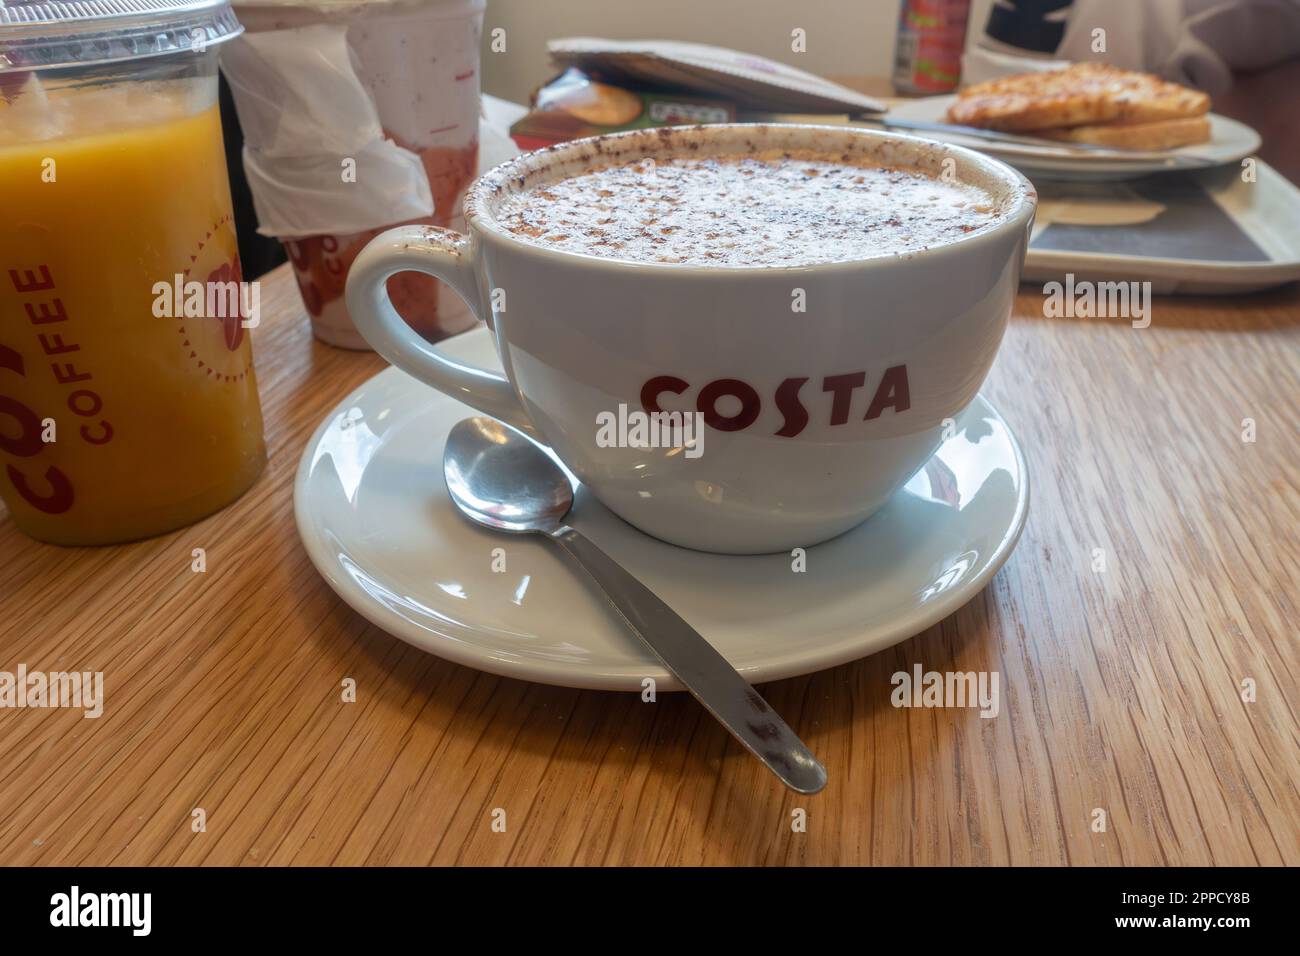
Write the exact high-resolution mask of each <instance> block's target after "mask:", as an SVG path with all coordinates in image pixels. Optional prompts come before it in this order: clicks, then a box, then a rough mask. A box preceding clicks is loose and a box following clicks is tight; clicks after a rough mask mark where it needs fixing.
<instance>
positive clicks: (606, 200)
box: [496, 150, 998, 266]
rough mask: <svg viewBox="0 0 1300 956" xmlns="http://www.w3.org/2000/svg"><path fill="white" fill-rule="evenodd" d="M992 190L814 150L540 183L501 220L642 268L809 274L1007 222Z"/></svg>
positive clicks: (672, 163)
mask: <svg viewBox="0 0 1300 956" xmlns="http://www.w3.org/2000/svg"><path fill="white" fill-rule="evenodd" d="M994 205H995V204H994V203H993V202H992V201H991V198H990V196H989V194H988V193H987V192H985V191H984V190H983V189H981V188H979V187H977V186H974V185H971V184H967V183H962V182H946V181H943V180H940V179H937V178H935V177H933V176H930V175H928V174H927V173H925V172H923V171H920V170H916V169H903V168H894V167H888V166H872V165H866V164H856V163H847V162H845V161H844V155H843V154H841V153H840V152H839V151H837V152H836V153H834V154H826V153H818V152H814V151H804V150H794V151H791V150H770V151H755V152H751V153H749V154H741V155H735V156H720V157H697V156H690V157H676V158H663V159H655V160H654V161H653V162H649V161H647V160H646V159H645V158H638V159H635V160H632V161H630V162H623V163H614V164H610V165H605V166H599V167H596V168H593V169H590V170H587V171H585V172H582V173H579V174H576V175H573V176H570V177H568V178H562V179H557V180H552V181H549V182H543V183H539V184H537V185H535V186H532V187H531V188H527V189H524V190H523V191H522V192H519V193H516V194H514V195H511V196H509V197H507V198H506V199H505V201H504V202H503V203H502V204H501V206H500V207H499V208H498V210H497V212H496V219H497V221H498V222H499V223H500V224H501V225H502V226H503V227H504V228H506V229H507V230H509V231H510V232H512V233H514V234H515V235H518V236H520V237H521V238H525V239H527V240H529V241H530V242H534V243H537V244H539V245H544V246H547V247H549V248H554V249H563V250H566V251H570V252H584V253H588V254H590V255H596V256H603V257H606V258H617V259H622V260H630V261H636V262H678V263H685V264H690V265H702V264H708V265H715V266H716V265H723V266H797V265H813V264H817V263H827V262H846V261H852V260H856V259H867V258H875V257H878V256H888V255H906V254H909V253H913V252H916V251H919V250H921V249H923V248H925V247H927V246H933V245H939V244H943V243H945V242H949V241H952V240H954V239H959V238H962V237H964V236H967V235H969V234H971V233H972V232H978V231H980V230H981V229H983V228H984V227H986V226H989V225H992V224H993V223H994V222H995V221H996V219H997V218H998V217H997V214H996V213H995V211H994Z"/></svg>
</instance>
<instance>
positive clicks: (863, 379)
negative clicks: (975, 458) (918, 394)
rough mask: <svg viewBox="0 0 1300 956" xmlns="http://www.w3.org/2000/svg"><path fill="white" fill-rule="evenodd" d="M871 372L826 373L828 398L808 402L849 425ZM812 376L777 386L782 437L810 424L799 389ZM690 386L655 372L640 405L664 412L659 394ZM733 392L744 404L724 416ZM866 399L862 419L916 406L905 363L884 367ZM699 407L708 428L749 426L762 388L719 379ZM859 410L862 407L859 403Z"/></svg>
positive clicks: (830, 420)
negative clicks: (722, 403) (724, 402)
mask: <svg viewBox="0 0 1300 956" xmlns="http://www.w3.org/2000/svg"><path fill="white" fill-rule="evenodd" d="M867 380H868V375H867V373H866V372H865V371H863V372H847V373H844V374H842V375H827V376H826V377H824V378H823V379H822V380H821V391H822V392H824V393H827V394H828V395H829V396H830V398H829V399H824V400H823V401H822V402H820V403H817V402H813V401H812V399H811V397H810V398H809V401H810V402H811V403H812V404H814V405H816V406H819V407H820V406H827V405H828V406H829V407H828V408H827V409H826V416H827V421H826V424H827V425H845V424H847V423H848V422H849V420H850V419H851V418H852V417H853V415H854V414H855V408H854V405H855V402H858V395H859V394H864V395H865V394H867V393H866V392H862V393H859V391H858V390H859V389H862V388H864V387H865V386H866V384H867ZM808 381H809V379H808V377H807V376H805V377H803V378H787V379H785V380H783V381H782V382H781V384H780V385H778V386H777V387H776V391H775V392H774V393H773V396H772V400H773V401H774V402H775V403H776V407H777V410H778V411H780V412H781V414H782V416H783V417H784V419H785V420H784V422H783V423H782V425H781V427H780V428H779V429H778V430H777V431H776V432H774V434H775V435H777V436H779V437H781V438H794V437H795V436H796V435H798V434H799V433H800V432H802V431H803V430H804V428H805V427H807V425H808V422H809V421H810V420H811V417H812V416H811V415H810V413H809V411H808V407H807V406H806V405H805V404H804V402H803V400H802V398H801V397H800V393H801V392H802V391H803V388H804V386H805V385H807V384H808ZM689 388H691V383H689V382H687V381H686V380H685V379H681V378H678V377H677V376H676V375H656V376H654V377H653V378H650V379H648V380H647V381H646V383H645V384H644V385H642V386H641V407H642V408H644V409H645V410H646V411H647V412H649V413H652V414H653V413H659V412H663V411H664V409H662V408H660V406H659V398H660V396H661V395H663V394H664V393H665V392H668V393H671V394H673V395H681V394H682V393H683V392H685V391H687V390H688V389H689ZM727 396H731V397H733V398H735V399H737V400H738V401H739V402H740V410H739V411H737V412H736V413H735V414H734V415H723V414H721V413H720V412H719V411H718V402H719V401H720V400H721V399H723V398H724V397H727ZM871 396H872V397H871V400H870V402H868V403H867V406H866V414H864V415H862V416H861V418H860V419H859V420H860V421H871V420H872V419H876V418H879V417H880V416H881V415H883V414H884V413H885V411H886V410H887V409H892V410H893V411H894V414H898V413H900V412H905V411H907V410H908V409H909V408H911V407H912V400H911V393H910V391H909V388H908V383H907V366H906V365H891V366H890V367H889V368H887V369H885V371H884V373H883V374H881V376H880V378H879V379H878V380H877V381H876V382H875V389H874V391H873V392H872V393H871ZM695 408H696V410H697V411H699V412H700V413H701V414H703V415H704V423H705V424H706V425H708V426H709V427H710V428H716V429H717V430H718V431H722V432H737V431H740V430H741V429H743V428H748V427H749V426H750V425H752V424H754V422H755V421H756V420H757V419H758V416H759V413H760V412H761V411H762V410H763V402H762V399H760V398H759V394H758V389H756V388H754V386H752V385H750V384H749V383H748V382H744V381H741V380H740V379H738V378H718V379H714V380H713V381H711V382H709V383H707V384H706V385H704V386H703V387H702V388H701V389H700V390H699V393H698V394H697V395H696V397H695ZM858 408H859V409H860V408H861V405H860V402H858Z"/></svg>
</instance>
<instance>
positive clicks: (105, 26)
mask: <svg viewBox="0 0 1300 956" xmlns="http://www.w3.org/2000/svg"><path fill="white" fill-rule="evenodd" d="M242 31H243V27H241V26H240V25H239V21H238V20H237V19H235V14H234V11H233V10H231V8H230V2H229V0H72V2H64V0H4V2H0V73H4V72H7V71H11V70H48V69H54V68H57V67H66V66H94V65H96V64H101V63H119V62H122V61H126V60H138V59H143V58H145V57H152V56H164V55H166V54H169V53H186V52H190V51H194V52H201V51H203V50H205V49H206V48H207V47H209V46H212V45H214V44H217V43H221V42H223V41H225V40H229V39H230V38H231V37H235V36H238V35H239V34H240V33H241V32H242Z"/></svg>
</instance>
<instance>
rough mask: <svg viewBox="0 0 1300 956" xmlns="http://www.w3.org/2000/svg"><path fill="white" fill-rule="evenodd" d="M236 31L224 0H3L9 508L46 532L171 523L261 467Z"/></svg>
mask: <svg viewBox="0 0 1300 956" xmlns="http://www.w3.org/2000/svg"><path fill="white" fill-rule="evenodd" d="M240 29H241V28H240V26H239V23H238V21H237V20H236V18H235V16H234V14H233V13H232V11H231V10H230V7H229V5H228V4H227V2H226V0H167V2H164V3H159V2H158V0H84V2H80V3H77V4H46V3H41V2H36V3H33V2H29V0H7V2H6V3H5V4H3V5H0V188H2V190H3V203H0V217H3V225H2V226H0V498H2V499H3V501H4V504H5V506H6V507H7V509H8V512H9V514H10V516H11V517H12V518H13V520H14V522H15V523H16V524H17V525H18V527H19V528H20V529H21V530H23V531H25V532H26V533H27V534H29V535H31V536H32V537H34V538H38V539H40V540H42V541H49V542H53V543H57V544H67V545H81V544H104V543H109V542H117V541H126V540H131V539H134V538H141V537H146V536H149V535H154V534H159V533H161V532H164V531H169V530H172V529H174V528H178V527H181V526H183V525H187V524H190V523H192V522H194V521H196V520H198V519H199V518H201V517H203V516H204V515H207V514H209V513H211V512H213V511H215V510H217V509H218V508H221V507H222V506H224V505H226V504H228V503H230V502H231V501H233V500H234V499H235V498H237V497H238V496H239V495H240V494H242V493H243V492H244V491H245V490H247V488H248V487H249V486H250V485H251V484H252V483H253V481H254V480H255V479H256V478H257V476H258V474H259V473H260V472H261V470H262V467H263V465H264V463H265V460H266V452H265V446H264V445H263V441H262V414H261V409H260V407H259V405H258V397H257V384H256V381H255V378H254V374H253V361H252V351H251V348H250V345H249V329H250V328H251V327H252V326H254V325H255V324H256V321H257V318H258V313H259V306H260V301H259V298H260V297H259V295H258V290H257V287H256V285H255V284H250V283H245V282H243V280H242V276H241V270H240V264H239V255H238V251H237V247H236V243H235V229H234V224H233V220H232V217H231V205H230V191H229V185H228V181H227V178H226V164H225V154H224V150H223V147H222V138H221V121H220V118H219V116H218V112H217V73H216V67H217V64H216V50H215V49H214V48H215V47H216V46H217V45H219V44H220V43H222V42H223V41H225V40H227V39H229V38H231V37H233V36H235V35H237V34H238V33H239V32H240ZM0 515H2V512H0Z"/></svg>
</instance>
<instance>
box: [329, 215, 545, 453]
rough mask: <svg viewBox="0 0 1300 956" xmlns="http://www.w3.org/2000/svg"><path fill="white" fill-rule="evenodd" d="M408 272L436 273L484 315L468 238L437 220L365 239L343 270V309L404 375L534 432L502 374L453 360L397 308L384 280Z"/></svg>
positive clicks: (484, 317) (431, 274) (378, 349)
mask: <svg viewBox="0 0 1300 956" xmlns="http://www.w3.org/2000/svg"><path fill="white" fill-rule="evenodd" d="M407 271H414V272H423V273H424V274H425V275H430V276H433V277H434V278H435V279H441V280H442V281H443V282H445V283H447V284H448V285H449V286H451V287H452V288H453V289H455V290H456V293H457V294H458V295H459V296H460V297H461V298H462V299H464V300H465V302H466V304H467V305H468V306H469V307H470V309H471V310H472V311H473V313H474V315H475V316H476V317H477V318H479V319H481V320H486V319H487V316H486V315H485V314H484V308H483V302H482V299H481V298H480V296H479V289H478V277H477V271H476V269H475V264H474V257H473V255H472V254H471V252H470V243H469V239H468V238H467V237H465V236H463V235H461V234H460V233H458V232H452V231H451V230H450V229H439V228H437V227H436V226H398V227H397V228H395V229H389V230H388V231H387V232H384V233H381V234H379V235H378V236H376V237H375V238H374V239H372V240H370V242H369V243H368V244H367V245H366V247H365V248H364V249H362V250H361V252H360V254H359V255H358V256H357V257H356V259H355V260H354V261H353V263H352V268H351V269H349V270H348V282H347V293H346V295H347V303H348V312H349V314H350V315H351V316H352V321H353V323H354V324H355V325H356V327H357V331H358V332H360V333H361V336H362V337H363V338H364V339H365V340H366V341H367V342H369V343H370V345H371V347H372V348H374V350H375V351H376V352H378V353H379V354H380V355H382V356H383V357H384V358H386V359H387V360H388V361H389V362H391V363H392V364H393V365H396V366H397V367H398V368H400V369H401V370H402V371H403V372H405V373H406V374H408V375H411V376H414V377H415V378H417V379H419V380H420V381H421V382H424V383H425V384H426V385H430V386H432V387H433V388H436V389H437V390H438V391H440V392H442V393H444V394H446V395H450V396H451V397H452V398H454V399H456V400H457V401H460V402H464V403H465V404H466V405H469V406H470V407H471V408H474V409H477V410H478V411H480V412H483V413H484V414H485V415H491V416H492V417H493V418H495V419H498V420H500V421H503V422H505V423H506V424H507V425H511V426H513V427H515V428H517V429H519V430H520V431H522V432H526V433H527V434H529V435H531V436H532V437H534V438H538V437H539V436H538V433H537V429H536V428H534V427H533V423H532V422H530V421H529V420H528V416H527V414H526V413H525V412H524V407H523V405H522V404H521V403H520V401H519V398H518V396H517V395H515V390H514V387H513V386H511V384H510V381H509V380H508V379H507V378H506V377H505V376H503V375H499V374H497V373H496V372H491V371H488V370H487V369H484V368H479V367H477V366H474V365H466V364H464V363H463V362H460V361H457V360H456V359H454V358H452V357H451V356H449V355H447V354H446V353H444V352H443V351H442V350H441V349H440V348H438V347H437V346H436V345H433V344H431V343H429V342H426V341H425V340H424V339H423V338H421V337H420V335H419V334H418V333H417V332H416V331H415V330H414V329H412V328H411V327H410V326H409V325H407V324H406V322H404V321H403V320H402V317H401V316H400V315H398V314H397V310H396V309H394V308H393V303H392V300H390V299H389V297H388V287H387V284H386V283H387V282H388V279H389V278H390V277H391V276H394V275H396V274H397V273H399V272H407Z"/></svg>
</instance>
